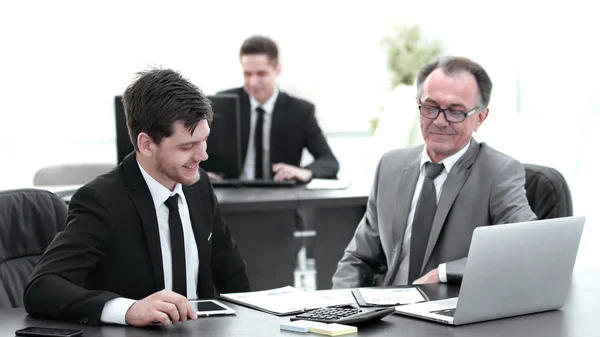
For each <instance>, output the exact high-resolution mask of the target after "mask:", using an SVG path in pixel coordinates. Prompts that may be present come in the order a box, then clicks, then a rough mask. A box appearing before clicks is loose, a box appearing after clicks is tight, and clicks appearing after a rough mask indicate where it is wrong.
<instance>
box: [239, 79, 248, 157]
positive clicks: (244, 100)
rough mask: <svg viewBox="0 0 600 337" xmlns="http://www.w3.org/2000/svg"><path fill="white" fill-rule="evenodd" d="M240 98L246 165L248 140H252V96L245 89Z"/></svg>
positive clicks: (243, 154) (240, 90)
mask: <svg viewBox="0 0 600 337" xmlns="http://www.w3.org/2000/svg"><path fill="white" fill-rule="evenodd" d="M238 96H239V97H240V122H241V133H242V139H241V141H242V163H244V162H246V154H247V153H248V140H249V139H250V116H251V111H250V96H248V94H247V93H246V91H244V88H240V89H239V92H238ZM242 165H243V164H242Z"/></svg>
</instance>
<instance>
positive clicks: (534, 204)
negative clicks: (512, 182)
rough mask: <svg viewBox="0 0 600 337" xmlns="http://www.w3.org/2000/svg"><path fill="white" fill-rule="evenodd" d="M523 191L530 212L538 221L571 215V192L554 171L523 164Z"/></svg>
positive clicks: (560, 176) (539, 166)
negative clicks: (524, 191) (525, 193)
mask: <svg viewBox="0 0 600 337" xmlns="http://www.w3.org/2000/svg"><path fill="white" fill-rule="evenodd" d="M523 166H525V190H526V192H527V200H528V201H529V206H531V210H532V211H533V212H534V213H535V215H537V217H538V219H551V218H561V217H566V216H572V215H573V201H572V199H571V191H570V190H569V185H567V181H566V180H565V178H564V177H563V176H562V174H560V172H558V171H557V170H556V169H553V168H551V167H547V166H541V165H533V164H524V165H523Z"/></svg>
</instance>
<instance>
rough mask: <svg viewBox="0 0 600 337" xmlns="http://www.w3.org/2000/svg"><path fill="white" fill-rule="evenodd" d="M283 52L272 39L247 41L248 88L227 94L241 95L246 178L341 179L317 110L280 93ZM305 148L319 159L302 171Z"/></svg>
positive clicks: (243, 60) (244, 48)
mask: <svg viewBox="0 0 600 337" xmlns="http://www.w3.org/2000/svg"><path fill="white" fill-rule="evenodd" d="M278 54H279V52H278V49H277V45H276V44H275V42H274V41H273V40H271V39H269V38H267V37H262V36H253V37H250V38H248V39H246V40H245V41H244V42H243V44H242V47H241V48H240V63H241V65H242V69H243V72H244V86H243V87H241V88H233V89H229V90H225V91H223V92H221V93H233V94H237V95H238V96H239V97H240V110H241V130H242V156H243V159H244V160H243V161H244V167H243V171H242V176H241V178H245V179H271V178H273V179H275V180H284V179H296V180H298V181H301V182H308V181H309V180H311V179H312V178H335V177H336V175H337V173H338V171H339V164H338V161H337V159H336V158H335V156H334V155H333V153H332V152H331V149H330V148H329V145H328V144H327V140H326V139H325V136H324V135H323V132H322V131H321V128H320V127H319V124H318V123H317V119H316V117H315V106H314V105H313V104H312V103H310V102H308V101H305V100H302V99H299V98H296V97H293V96H290V95H288V94H286V93H285V92H282V91H279V90H278V89H277V86H276V84H275V79H276V78H277V76H279V74H280V72H281V64H280V63H279V59H278V57H279V56H278ZM304 148H307V149H308V151H309V152H310V153H311V155H312V156H313V157H314V161H313V163H312V164H310V165H308V166H306V167H299V166H300V160H301V158H302V150H303V149H304ZM259 158H260V159H259ZM211 177H214V176H213V175H212V174H211ZM214 178H217V179H218V177H214Z"/></svg>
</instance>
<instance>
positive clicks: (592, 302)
mask: <svg viewBox="0 0 600 337" xmlns="http://www.w3.org/2000/svg"><path fill="white" fill-rule="evenodd" d="M515 286H517V285H515ZM424 290H425V292H426V293H427V294H428V295H429V297H430V298H432V299H437V298H445V297H452V296H456V294H457V291H458V289H457V287H452V286H446V285H429V286H426V287H425V288H424ZM599 302H600V271H594V272H585V273H576V274H574V278H573V284H572V287H571V293H570V295H569V298H568V300H567V303H566V304H565V306H564V307H563V308H562V309H561V310H554V311H549V312H544V313H539V314H532V315H525V316H519V317H513V318H506V319H501V320H495V321H489V322H483V323H476V324H470V325H465V326H460V327H451V326H446V325H442V324H438V323H432V322H427V321H422V320H418V319H413V318H408V317H402V316H398V315H391V316H388V317H386V318H385V319H383V320H382V321H381V322H377V323H375V324H371V325H367V326H359V328H358V334H352V335H347V336H382V337H386V336H390V337H392V336H393V337H411V336H455V337H456V336H469V337H481V336H503V337H504V336H544V337H552V336H557V337H559V336H560V337H568V336H600V324H599V322H598V317H600V309H599V306H598V303H599ZM231 306H232V307H234V308H235V309H236V310H237V311H238V313H237V315H236V316H229V317H212V318H200V319H198V320H196V321H189V322H186V323H181V324H178V325H176V326H172V327H168V328H133V327H124V326H108V325H107V326H100V327H94V326H87V325H79V324H70V323H64V322H57V321H48V320H38V319H34V318H31V317H29V316H27V314H26V313H25V311H24V310H23V309H1V310H0V336H13V335H14V331H15V330H17V329H20V328H24V327H28V326H45V327H72V328H79V329H83V330H84V331H85V332H84V335H83V336H85V337H92V336H111V337H120V336H127V337H136V336H140V337H141V336H211V337H220V336H237V337H242V336H320V335H316V334H298V333H294V332H287V331H280V330H279V324H280V323H281V322H283V321H288V319H289V318H286V317H277V316H272V315H269V314H266V313H262V312H259V311H256V310H252V309H248V308H244V307H240V306H236V305H231Z"/></svg>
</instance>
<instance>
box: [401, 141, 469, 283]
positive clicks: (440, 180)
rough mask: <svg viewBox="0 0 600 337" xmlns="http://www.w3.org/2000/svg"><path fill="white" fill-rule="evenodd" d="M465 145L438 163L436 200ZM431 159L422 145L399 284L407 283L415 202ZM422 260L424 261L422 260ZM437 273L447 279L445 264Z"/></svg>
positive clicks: (405, 232) (466, 146) (465, 149)
mask: <svg viewBox="0 0 600 337" xmlns="http://www.w3.org/2000/svg"><path fill="white" fill-rule="evenodd" d="M470 143H471V142H468V143H467V145H465V146H464V147H463V148H462V149H460V151H458V152H456V153H455V154H453V155H451V156H450V157H448V158H446V159H444V160H442V161H441V162H440V163H442V164H444V169H443V170H442V173H440V175H438V176H437V177H436V178H435V179H434V180H433V185H434V186H435V190H436V199H437V202H440V196H441V195H442V189H443V187H444V182H446V178H447V177H448V173H450V170H452V167H453V166H454V164H456V162H457V161H458V160H459V159H460V158H461V157H462V156H463V155H464V154H465V152H467V150H468V149H469V144H470ZM430 161H432V160H431V158H429V154H427V146H424V147H423V154H421V166H420V167H421V170H420V173H419V179H418V180H417V185H416V186H415V194H413V198H412V202H411V204H410V212H409V213H408V221H407V224H406V230H405V231H404V240H402V250H401V251H400V284H407V283H408V268H409V264H410V239H411V237H412V223H413V219H414V218H415V210H416V208H417V202H418V201H419V195H420V194H421V189H422V188H423V181H424V180H425V163H427V162H430ZM423 262H424V261H423ZM438 274H439V277H440V281H441V282H444V283H445V282H446V281H447V280H448V278H447V275H446V264H445V263H442V264H440V265H439V266H438Z"/></svg>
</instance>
